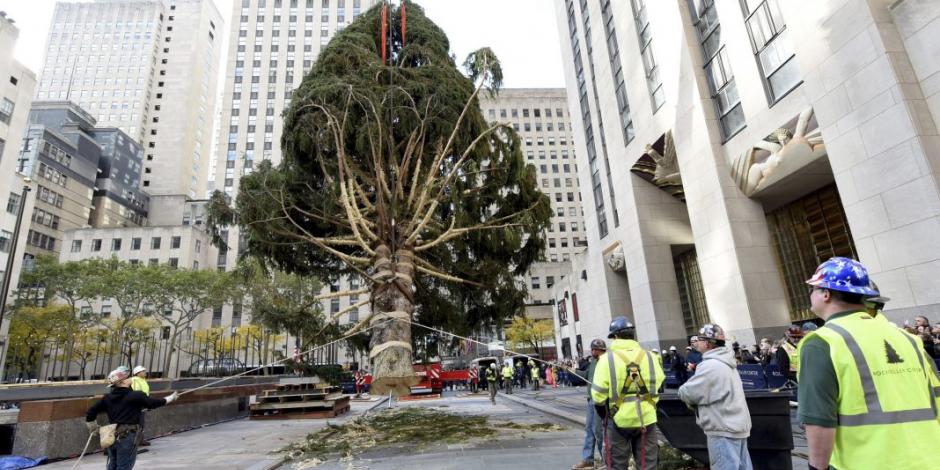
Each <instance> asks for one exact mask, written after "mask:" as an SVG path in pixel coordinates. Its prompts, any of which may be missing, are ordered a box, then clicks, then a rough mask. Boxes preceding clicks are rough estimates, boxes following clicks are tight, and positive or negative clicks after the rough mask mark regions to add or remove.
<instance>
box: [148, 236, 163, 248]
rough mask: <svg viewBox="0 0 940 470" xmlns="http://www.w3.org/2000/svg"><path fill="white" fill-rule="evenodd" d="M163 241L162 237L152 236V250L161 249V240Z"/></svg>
mask: <svg viewBox="0 0 940 470" xmlns="http://www.w3.org/2000/svg"><path fill="white" fill-rule="evenodd" d="M161 241H162V240H161V239H160V237H153V238H151V239H150V249H151V250H159V249H160V242H161Z"/></svg>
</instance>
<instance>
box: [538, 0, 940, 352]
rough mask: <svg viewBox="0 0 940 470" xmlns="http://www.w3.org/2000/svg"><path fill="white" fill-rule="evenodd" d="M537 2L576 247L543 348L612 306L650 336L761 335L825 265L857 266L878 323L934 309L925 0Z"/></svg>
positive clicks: (805, 311)
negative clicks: (555, 63)
mask: <svg viewBox="0 0 940 470" xmlns="http://www.w3.org/2000/svg"><path fill="white" fill-rule="evenodd" d="M555 11H556V18H557V19H558V27H559V32H560V33H561V34H560V37H561V42H562V48H561V50H562V55H563V63H564V66H565V78H566V83H567V90H568V97H569V102H570V103H571V110H572V115H575V116H577V118H576V119H573V120H572V122H573V127H574V132H573V134H574V138H575V142H576V146H577V148H578V163H579V169H580V170H581V171H580V172H579V178H580V180H581V184H582V186H584V187H591V188H592V190H591V191H585V192H584V197H585V200H584V206H585V222H586V224H587V240H588V249H587V251H586V252H585V253H584V254H583V255H581V254H579V255H577V256H576V257H575V259H574V260H573V264H575V265H576V266H575V267H574V268H573V269H572V273H571V274H570V275H568V276H566V280H565V283H564V284H565V285H564V286H562V285H556V288H555V295H554V298H555V303H556V305H557V306H558V311H557V316H558V317H559V321H558V322H556V325H557V327H558V329H557V335H558V337H559V338H561V339H562V343H564V340H568V343H569V344H573V343H577V341H578V340H579V338H580V339H583V341H584V342H589V341H590V339H591V338H592V337H594V336H600V335H602V334H604V333H605V332H606V325H607V323H608V322H609V321H610V318H611V316H617V315H629V316H631V317H632V318H633V319H634V321H635V323H636V325H637V332H638V336H639V339H640V341H641V342H642V343H645V344H647V345H650V346H652V345H659V346H660V347H665V346H668V345H683V346H684V345H685V343H686V338H687V337H688V335H691V334H694V333H695V332H696V330H697V328H698V327H699V326H701V324H702V323H707V322H716V323H718V324H720V325H721V326H723V327H724V328H725V330H726V331H728V332H729V334H731V335H733V336H734V337H735V339H736V340H737V341H739V342H740V343H741V344H742V345H753V344H755V343H756V341H757V340H758V339H759V338H761V337H775V338H776V337H780V336H782V334H783V332H784V331H785V327H786V326H788V325H789V324H791V323H800V322H802V321H805V320H808V319H811V318H813V314H812V312H811V310H810V302H809V296H808V295H807V290H806V286H805V284H804V281H805V280H806V279H808V278H809V277H810V276H812V274H813V272H814V270H815V268H816V266H817V264H818V263H820V262H822V261H825V260H826V259H828V258H829V257H832V256H847V257H852V258H857V259H860V260H861V261H862V263H864V264H865V265H866V266H867V267H868V268H869V271H870V274H871V275H872V278H873V279H874V280H875V281H876V282H877V284H878V286H879V287H880V288H881V292H882V293H883V294H884V295H886V296H887V297H890V298H891V299H892V301H891V302H889V303H888V305H887V309H886V310H885V314H886V316H887V317H888V318H890V319H892V320H895V321H898V320H902V321H903V319H905V318H911V317H913V316H914V315H915V314H923V315H927V316H928V317H931V318H932V316H936V315H937V314H938V312H940V297H938V295H937V292H940V290H938V288H937V282H936V280H937V279H940V262H938V260H940V245H938V244H937V243H936V240H937V239H938V237H940V203H938V201H940V189H938V188H940V178H938V177H937V168H938V166H937V165H938V162H940V138H938V134H940V132H938V126H937V123H938V122H940V104H938V103H940V101H938V99H937V97H938V96H940V92H938V88H937V87H936V86H935V85H934V84H935V83H936V82H937V78H938V77H940V62H938V61H937V60H936V54H937V50H938V49H937V47H936V44H937V41H936V39H935V38H936V37H937V34H938V32H940V4H938V3H937V2H876V1H865V0H849V1H844V2H787V1H782V0H753V1H751V0H748V1H741V2H738V1H712V0H690V1H688V2H658V1H657V2H654V1H650V0H646V1H644V0H631V1H620V2H618V1H611V0H556V1H555ZM575 298H577V302H574V299H575ZM578 304H580V305H578ZM567 307H571V308H567ZM579 308H580V315H579V313H578V310H579ZM568 313H571V314H572V315H571V318H568V315H567V314H568ZM583 346H586V344H585V345H583ZM562 349H563V344H562ZM575 350H576V348H572V347H569V350H568V351H564V350H562V351H561V353H562V354H564V353H569V354H572V353H573V351H575Z"/></svg>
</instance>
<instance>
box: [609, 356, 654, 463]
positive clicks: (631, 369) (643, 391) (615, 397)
mask: <svg viewBox="0 0 940 470" xmlns="http://www.w3.org/2000/svg"><path fill="white" fill-rule="evenodd" d="M610 353H614V354H616V355H617V357H619V358H620V359H622V360H623V361H624V362H626V363H627V377H626V379H625V380H624V381H623V387H622V388H621V389H620V390H619V391H618V390H617V367H616V363H615V361H614V355H613V354H610ZM644 354H645V355H646V363H647V365H648V366H649V376H650V381H651V382H652V383H653V385H654V386H655V385H656V366H655V364H654V363H653V355H652V354H650V352H649V351H644V350H642V349H640V351H638V352H637V355H636V357H635V358H633V360H632V361H631V360H629V358H625V357H624V356H623V355H622V354H620V352H619V351H615V350H610V351H608V354H607V369H608V370H609V371H610V383H611V387H610V392H611V395H610V397H609V399H608V400H607V408H608V409H607V416H606V417H605V418H604V449H605V451H606V452H605V453H606V455H605V457H606V460H607V465H608V467H610V466H611V465H612V461H611V455H610V441H609V439H608V437H607V428H608V426H607V422H608V420H609V419H612V417H613V416H615V415H616V414H617V412H618V411H619V410H620V407H621V406H623V403H624V402H633V403H635V404H636V414H637V416H638V417H639V418H640V434H641V435H642V438H641V440H642V442H641V448H640V460H641V462H638V463H637V466H638V467H639V468H641V469H642V470H645V468H646V425H645V424H644V421H643V407H642V406H641V405H642V402H643V401H647V402H649V403H650V404H651V405H653V407H655V406H656V401H655V397H656V396H657V395H658V391H657V390H655V389H652V390H651V389H650V388H649V387H648V386H647V385H646V381H644V380H643V374H641V373H640V360H641V359H642V358H643V355H644ZM631 387H635V390H634V391H630V388H631ZM630 395H632V396H630Z"/></svg>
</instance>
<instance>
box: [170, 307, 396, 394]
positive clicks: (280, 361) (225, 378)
mask: <svg viewBox="0 0 940 470" xmlns="http://www.w3.org/2000/svg"><path fill="white" fill-rule="evenodd" d="M391 320H393V319H392V318H389V319H388V320H387V321H385V322H381V323H375V324H374V325H370V326H368V327H366V328H363V329H362V330H359V331H355V332H353V333H351V334H347V335H344V336H341V337H340V338H338V339H335V340H333V341H330V342H329V343H326V344H321V345H319V346H314V347H312V348H310V349H308V350H306V351H303V352H302V353H300V354H301V355H303V354H307V353H311V352H313V351H316V350H318V349H322V348H326V347H330V346H332V345H334V344H336V343H339V342H340V341H345V340H346V339H349V338H350V337H353V336H356V335H357V334H359V333H363V332H366V331H368V330H371V329H372V328H375V327H377V326H379V325H383V324H385V323H388V322H389V321H391ZM288 360H290V358H287V357H285V358H284V359H281V360H278V361H274V362H272V363H270V364H265V365H263V366H258V367H255V368H254V369H251V370H246V371H244V372H240V373H238V374H235V375H230V376H227V377H222V378H221V379H219V380H215V381H213V382H209V383H207V384H205V385H201V386H199V387H196V388H193V389H189V390H185V391H183V392H180V393H179V396H183V395H185V394H187V393H192V392H195V391H196V390H202V389H204V388H207V387H211V386H213V385H216V384H220V383H222V382H226V381H228V380H232V379H234V378H237V377H241V376H243V375H247V374H250V373H252V372H257V371H259V370H261V369H264V368H267V367H271V366H276V365H278V364H280V363H282V362H287V361H288Z"/></svg>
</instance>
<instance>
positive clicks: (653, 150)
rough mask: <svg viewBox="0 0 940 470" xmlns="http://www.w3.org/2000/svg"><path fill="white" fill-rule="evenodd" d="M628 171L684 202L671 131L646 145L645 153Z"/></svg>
mask: <svg viewBox="0 0 940 470" xmlns="http://www.w3.org/2000/svg"><path fill="white" fill-rule="evenodd" d="M630 171H631V172H633V173H634V174H635V175H637V176H639V177H640V178H643V179H645V180H647V181H649V182H650V183H653V184H655V185H656V186H658V187H659V188H660V189H662V190H663V191H666V192H668V193H669V194H671V195H673V196H675V197H676V198H678V199H679V200H680V201H685V193H684V191H683V189H682V175H681V174H680V173H679V160H678V158H677V156H676V145H675V143H674V142H673V140H672V131H666V133H665V134H663V136H662V137H660V138H659V139H657V140H656V141H655V142H653V143H651V144H647V145H646V152H645V153H644V154H643V155H642V156H641V157H640V159H639V160H637V161H636V163H635V164H634V165H633V168H631V169H630Z"/></svg>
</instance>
